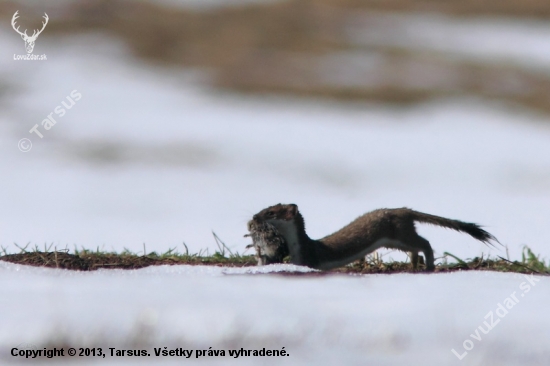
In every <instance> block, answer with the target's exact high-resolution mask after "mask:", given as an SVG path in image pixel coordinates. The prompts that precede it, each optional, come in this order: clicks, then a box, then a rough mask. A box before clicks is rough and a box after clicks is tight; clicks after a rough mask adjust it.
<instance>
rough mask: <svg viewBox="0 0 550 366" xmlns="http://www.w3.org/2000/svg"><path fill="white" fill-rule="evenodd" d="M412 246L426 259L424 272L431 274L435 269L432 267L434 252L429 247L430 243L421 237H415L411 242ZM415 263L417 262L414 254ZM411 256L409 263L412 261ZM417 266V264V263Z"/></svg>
mask: <svg viewBox="0 0 550 366" xmlns="http://www.w3.org/2000/svg"><path fill="white" fill-rule="evenodd" d="M412 242H413V243H412V244H413V245H414V247H415V248H418V250H419V251H421V252H422V253H424V258H426V271H429V272H433V270H434V269H435V265H434V251H433V250H432V246H431V245H430V242H429V241H427V240H426V239H424V238H423V237H421V236H420V235H416V237H415V238H414V239H413V240H412ZM416 256H417V261H418V253H417V254H416ZM412 259H413V258H412V256H411V261H412ZM417 264H418V262H417ZM413 268H414V262H413Z"/></svg>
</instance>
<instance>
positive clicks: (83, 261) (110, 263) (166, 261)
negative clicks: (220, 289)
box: [0, 252, 256, 271]
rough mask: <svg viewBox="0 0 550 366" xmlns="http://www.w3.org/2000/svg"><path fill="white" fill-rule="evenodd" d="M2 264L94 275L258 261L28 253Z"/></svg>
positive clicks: (11, 258) (231, 264)
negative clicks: (99, 271) (105, 270)
mask: <svg viewBox="0 0 550 366" xmlns="http://www.w3.org/2000/svg"><path fill="white" fill-rule="evenodd" d="M0 260H3V261H6V262H11V263H16V264H24V265H29V266H35V267H49V268H62V269H70V270H77V271H94V270H97V269H100V268H108V269H116V268H118V269H137V268H143V267H148V266H160V265H175V264H188V265H200V264H202V265H213V266H227V267H243V266H253V265H255V264H256V260H255V259H254V257H252V256H250V257H249V256H245V257H241V258H240V259H238V260H230V259H227V258H223V257H220V258H216V257H196V256H189V257H184V258H182V257H167V258H163V257H151V256H138V255H133V254H112V253H107V254H103V253H92V252H90V253H84V254H81V255H75V254H70V253H65V252H48V253H44V252H28V253H20V254H8V255H4V256H0Z"/></svg>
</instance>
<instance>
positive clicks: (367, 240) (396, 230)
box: [252, 204, 498, 271]
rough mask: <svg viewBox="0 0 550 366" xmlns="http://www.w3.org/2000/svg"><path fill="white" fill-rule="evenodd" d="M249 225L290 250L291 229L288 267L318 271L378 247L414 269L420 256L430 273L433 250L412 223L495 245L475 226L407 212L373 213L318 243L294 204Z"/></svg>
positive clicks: (273, 210)
mask: <svg viewBox="0 0 550 366" xmlns="http://www.w3.org/2000/svg"><path fill="white" fill-rule="evenodd" d="M252 221H254V222H268V223H271V224H273V225H274V226H275V228H277V230H279V232H280V233H281V235H282V236H283V237H285V241H286V242H287V244H288V245H289V246H290V247H291V246H292V245H293V244H292V241H293V240H292V236H293V235H294V234H289V233H291V232H290V231H289V230H288V228H289V227H291V228H295V233H296V235H295V236H296V238H295V240H294V241H297V248H296V249H295V251H294V255H292V253H293V250H292V248H289V249H290V253H291V261H292V263H294V264H299V265H306V266H309V267H313V268H320V269H329V268H334V267H338V266H342V265H345V264H347V263H349V262H351V261H353V260H355V259H358V258H355V257H357V256H361V255H362V254H363V253H369V252H372V251H374V250H376V249H378V247H380V246H381V247H386V248H393V249H399V250H403V251H407V252H410V253H411V262H412V265H413V268H416V267H417V264H418V253H419V252H422V253H423V254H424V256H425V258H426V268H427V270H429V271H432V270H433V269H434V257H433V250H432V248H431V245H430V243H429V242H428V241H427V240H426V239H424V238H423V237H421V236H420V235H418V233H417V232H416V228H415V224H414V223H415V222H422V223H428V224H432V225H438V226H442V227H446V228H450V229H453V230H457V231H462V232H466V233H468V234H470V235H471V236H472V237H473V238H475V239H477V240H479V241H481V242H483V243H485V244H491V241H495V242H497V243H498V240H497V239H496V238H495V237H494V236H493V235H491V234H489V233H488V232H487V231H485V230H483V229H482V228H481V227H480V226H479V225H477V224H473V223H466V222H462V221H458V220H451V219H446V218H444V217H439V216H435V215H429V214H425V213H422V212H418V211H414V210H411V209H408V208H396V209H379V210H374V211H372V212H369V213H366V214H364V215H363V216H360V217H359V218H357V219H356V220H354V221H352V222H351V223H350V224H348V225H347V226H345V227H343V228H342V229H340V230H338V231H337V232H335V233H333V234H331V235H328V236H326V237H324V238H322V239H320V240H312V239H310V238H309V236H308V235H307V233H306V231H305V224H304V219H303V217H302V215H301V214H300V212H299V211H298V206H296V205H294V204H288V205H283V204H277V205H275V206H271V207H268V208H266V209H264V210H262V211H260V212H259V213H257V214H256V215H254V217H253V220H252ZM285 228H287V229H286V231H285ZM377 242H378V243H377ZM375 243H376V244H375ZM381 244H382V245H381ZM371 249H372V250H371Z"/></svg>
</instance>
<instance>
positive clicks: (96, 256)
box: [0, 237, 550, 276]
mask: <svg viewBox="0 0 550 366" xmlns="http://www.w3.org/2000/svg"><path fill="white" fill-rule="evenodd" d="M216 240H217V243H218V245H219V250H218V251H216V252H215V253H214V254H212V255H210V254H208V252H207V251H201V252H199V253H195V254H190V253H189V252H187V251H186V253H179V252H177V251H176V250H175V249H170V250H168V251H167V252H165V253H162V254H157V253H155V252H153V253H149V254H146V255H139V254H136V253H131V252H129V251H124V252H122V253H108V252H101V251H99V250H97V251H90V250H75V252H74V254H72V253H68V251H48V250H47V249H48V248H46V250H45V251H40V250H39V249H38V248H37V247H35V248H34V249H33V250H31V251H27V250H26V247H25V248H21V252H20V253H17V254H8V253H7V252H6V251H5V250H4V255H2V256H0V260H3V261H6V262H11V263H16V264H23V265H29V266H35V267H48V268H61V269H69V270H77V271H94V270H97V269H138V268H143V267H148V266H159V265H182V264H185V265H208V266H224V267H252V266H255V265H256V259H255V258H254V256H251V255H241V254H238V253H232V252H228V249H227V247H226V246H225V244H223V242H221V241H220V240H219V238H217V237H216ZM449 258H450V259H451V260H452V262H449V261H448V259H449ZM285 261H286V262H289V258H286V259H285ZM466 270H477V271H496V272H517V273H535V274H541V275H550V263H548V264H547V263H546V262H545V261H544V260H543V259H541V258H540V256H537V255H535V254H534V253H533V252H532V251H531V250H530V249H529V248H528V247H525V248H524V251H523V255H522V259H521V260H520V261H510V260H507V259H505V258H501V257H498V258H478V257H476V258H473V259H469V260H463V259H460V258H458V257H456V256H454V255H452V254H450V253H445V255H444V256H443V258H442V260H441V261H440V263H438V264H437V265H436V269H435V272H436V273H439V272H454V271H466ZM412 272H413V270H412V267H411V264H410V263H406V262H395V261H383V260H382V259H381V258H380V257H378V256H377V255H372V256H368V257H367V258H366V260H364V261H356V262H354V263H352V264H350V265H348V266H345V267H342V268H338V269H334V270H331V271H325V272H313V273H301V272H299V273H298V272H297V273H292V272H282V273H275V274H277V275H285V276H286V275H292V276H324V275H327V274H338V273H340V274H374V273H384V274H393V273H412ZM419 272H422V269H420V271H419Z"/></svg>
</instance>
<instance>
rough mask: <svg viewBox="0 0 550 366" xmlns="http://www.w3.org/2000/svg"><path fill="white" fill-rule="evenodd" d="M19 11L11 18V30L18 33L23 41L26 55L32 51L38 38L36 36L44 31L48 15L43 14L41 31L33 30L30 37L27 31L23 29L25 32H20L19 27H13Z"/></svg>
mask: <svg viewBox="0 0 550 366" xmlns="http://www.w3.org/2000/svg"><path fill="white" fill-rule="evenodd" d="M18 13H19V10H17V11H16V12H15V14H13V18H11V26H12V27H13V29H14V30H15V31H16V32H17V33H19V34H20V35H21V38H23V41H25V48H26V49H27V53H32V50H33V49H34V42H35V41H36V39H37V38H38V36H39V35H40V33H42V31H43V30H44V28H46V24H48V20H49V18H48V14H46V13H44V17H43V18H44V20H45V21H44V22H42V29H40V30H36V29H35V30H34V32H33V34H32V36H30V37H29V36H28V35H27V30H26V29H25V32H21V31H20V30H19V27H17V28H16V27H15V21H16V20H17V18H19V15H18Z"/></svg>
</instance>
